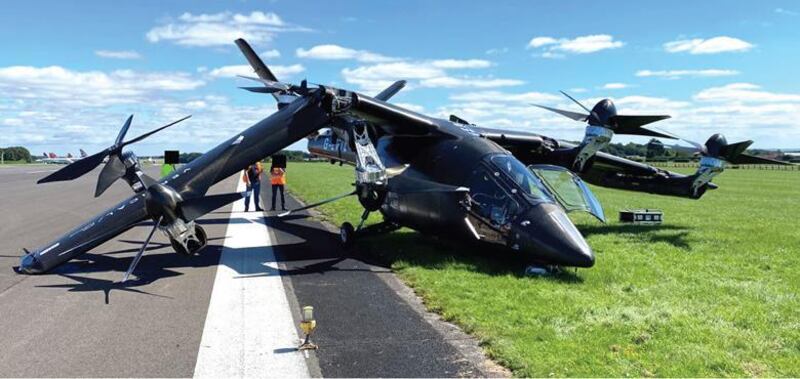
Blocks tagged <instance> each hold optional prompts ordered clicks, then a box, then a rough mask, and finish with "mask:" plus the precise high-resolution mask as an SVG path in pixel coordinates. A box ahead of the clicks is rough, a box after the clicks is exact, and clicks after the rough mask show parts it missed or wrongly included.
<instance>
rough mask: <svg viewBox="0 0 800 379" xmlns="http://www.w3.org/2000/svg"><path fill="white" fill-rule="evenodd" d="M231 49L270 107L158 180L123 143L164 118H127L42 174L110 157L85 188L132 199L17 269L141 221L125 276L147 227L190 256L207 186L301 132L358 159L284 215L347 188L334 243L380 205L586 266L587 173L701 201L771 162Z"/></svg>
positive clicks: (589, 113) (418, 225)
mask: <svg viewBox="0 0 800 379" xmlns="http://www.w3.org/2000/svg"><path fill="white" fill-rule="evenodd" d="M236 44H237V45H238V46H239V48H240V49H241V51H242V52H243V54H244V55H245V57H246V58H247V60H248V61H249V63H250V64H251V66H252V67H253V69H254V71H255V73H256V75H257V76H258V77H257V78H248V79H253V80H255V81H257V82H259V83H260V85H258V86H255V87H245V88H244V89H246V90H248V91H251V92H256V93H267V94H271V95H272V96H274V97H275V99H276V100H277V102H278V111H277V112H275V113H273V114H272V115H271V116H269V117H267V118H266V119H264V120H261V121H259V122H258V123H256V124H255V125H253V126H251V127H250V128H248V129H246V130H244V131H243V132H241V133H238V134H236V135H234V136H233V137H231V138H230V139H229V140H227V141H225V142H223V143H222V144H220V145H219V146H217V147H215V148H214V149H212V150H210V151H208V152H206V153H205V154H203V155H202V156H201V157H199V158H197V159H196V160H194V161H192V162H191V163H188V164H186V165H185V166H183V167H182V168H181V169H179V170H177V171H175V172H174V173H172V174H171V175H168V176H167V177H165V178H163V179H161V180H158V181H157V180H154V179H152V178H150V177H148V176H147V175H145V174H144V173H143V172H142V170H141V168H140V166H139V163H138V160H137V159H136V156H135V155H134V154H133V153H131V152H128V151H123V150H122V149H123V147H125V146H126V145H128V144H131V143H134V142H137V141H139V140H141V139H143V138H145V137H147V136H149V135H151V134H152V133H155V132H157V131H158V130H161V129H163V128H166V127H168V126H170V125H172V124H170V125H167V126H164V127H162V128H159V129H156V130H154V131H152V132H150V133H147V134H144V135H142V136H140V137H137V138H134V139H132V140H130V141H124V137H125V134H126V133H127V130H128V128H129V127H130V123H131V118H129V119H128V121H127V122H126V123H125V125H124V126H123V128H122V131H121V132H120V134H119V136H118V137H117V139H116V142H115V143H114V145H112V146H111V147H109V148H107V149H105V150H103V151H101V152H99V153H97V154H94V155H91V156H89V157H87V158H85V159H82V160H80V161H77V162H75V163H72V164H70V165H68V166H66V167H64V168H62V169H61V170H59V171H56V172H54V173H53V174H51V175H49V176H47V177H45V178H43V179H42V180H40V181H39V182H40V183H42V182H52V181H59V180H71V179H74V178H77V177H79V176H81V175H83V174H86V173H88V172H89V171H91V170H92V169H93V168H95V167H97V166H98V165H100V164H101V163H103V161H104V159H106V158H108V161H107V163H106V164H105V166H104V167H103V169H102V171H101V172H100V176H99V179H98V183H97V188H96V191H95V196H99V195H100V194H102V193H103V191H104V190H105V189H106V188H108V187H109V186H110V185H111V184H112V183H113V182H114V181H116V180H117V179H120V178H122V179H124V180H125V181H126V182H127V183H128V184H129V185H130V186H131V188H132V189H133V191H134V195H132V196H131V197H129V198H127V199H125V200H123V201H121V202H120V203H119V204H117V205H115V206H113V207H111V208H110V209H108V210H106V211H105V212H103V213H102V214H100V215H98V216H97V217H95V218H93V219H91V220H89V221H87V222H86V223H84V224H82V225H80V226H78V227H77V228H75V229H74V230H72V231H70V232H68V233H66V234H65V235H63V236H61V237H60V238H58V239H57V240H55V241H53V242H51V243H48V244H46V245H45V246H43V247H40V248H38V249H36V250H34V251H33V252H27V250H26V253H27V254H26V255H24V256H23V257H22V258H21V262H20V266H19V268H18V271H19V272H22V273H28V274H37V273H43V272H46V271H48V270H50V269H52V268H53V267H56V266H57V265H59V264H61V263H64V262H66V261H68V260H70V259H72V258H75V257H77V256H78V255H80V254H82V253H84V252H86V251H88V250H90V249H92V248H94V247H96V246H98V245H100V244H102V243H103V242H105V241H107V240H109V239H111V238H114V237H115V236H117V235H119V234H120V233H122V232H124V231H125V230H127V229H129V228H131V227H133V226H134V225H137V224H139V223H142V222H145V221H148V220H151V221H152V222H153V229H152V230H151V232H150V234H149V236H148V238H147V239H146V240H145V242H144V244H143V246H142V248H141V249H140V250H139V252H138V254H137V255H136V257H135V258H134V260H133V262H132V263H131V266H130V267H129V269H128V271H127V273H126V274H125V278H124V279H123V280H125V279H127V277H128V275H130V273H131V272H132V271H133V270H134V268H135V266H136V264H137V263H138V261H139V259H140V258H141V256H142V254H143V253H144V251H145V248H146V247H147V244H148V243H149V241H150V239H151V238H152V236H153V233H154V232H155V230H156V229H160V230H162V231H163V232H164V233H165V234H166V235H167V237H168V238H169V240H170V243H171V245H172V247H173V249H174V250H175V251H176V252H178V253H180V254H186V255H193V254H196V253H198V252H199V251H200V250H201V249H202V248H203V247H204V246H205V245H206V242H207V237H206V233H205V232H204V231H203V228H202V227H200V225H197V224H196V223H195V222H194V220H196V219H197V218H198V217H200V216H202V215H204V214H206V213H208V212H210V211H212V210H214V209H217V208H219V207H221V206H224V205H226V204H229V203H231V202H233V201H235V200H237V199H240V198H241V197H242V194H239V193H232V194H223V195H213V196H209V195H206V191H207V190H208V188H209V187H210V186H211V185H213V184H214V183H216V182H219V181H220V180H222V179H224V178H227V177H229V176H231V175H234V174H236V173H238V172H240V171H241V170H243V169H244V168H245V167H246V166H247V165H249V164H251V163H252V162H255V161H259V160H261V159H263V158H265V157H267V156H270V155H272V154H274V153H276V152H278V151H279V150H281V149H283V148H285V147H286V146H288V145H290V144H292V143H294V142H296V141H298V140H300V139H302V138H304V137H308V138H309V150H310V151H311V152H312V153H313V154H316V155H318V156H321V157H325V158H328V159H330V160H331V162H337V161H338V162H340V163H347V164H350V165H353V166H355V183H354V187H355V188H354V190H353V191H352V192H350V193H347V194H343V195H342V196H338V197H336V198H333V199H328V200H326V201H323V202H320V203H317V204H311V205H309V206H306V207H303V208H301V209H296V210H293V211H289V212H287V213H285V214H284V215H286V214H289V213H292V212H296V211H299V210H302V209H308V208H312V207H315V206H318V205H321V204H324V203H327V202H331V201H335V200H338V199H341V198H343V197H346V196H357V198H358V200H359V202H360V203H361V205H362V206H363V207H364V212H363V215H362V217H361V221H360V223H359V224H358V226H357V227H353V225H351V224H350V223H344V224H343V225H342V227H341V241H342V243H344V244H350V243H352V242H353V240H354V237H356V236H357V235H359V233H360V232H363V229H362V226H363V224H364V221H365V220H366V219H367V216H368V215H369V214H370V213H371V212H376V211H378V212H380V213H381V214H382V215H383V217H384V222H383V223H382V224H381V225H383V226H386V227H385V228H373V229H382V230H393V229H395V228H397V227H399V226H407V227H410V228H413V229H416V230H419V231H426V232H433V233H438V234H439V235H443V236H448V237H451V238H460V239H466V240H472V241H475V242H476V243H483V244H492V245H498V246H502V247H505V248H508V249H510V250H511V251H513V252H515V253H516V254H522V255H524V256H525V257H527V259H529V260H530V261H531V262H532V263H537V264H540V265H553V266H574V267H590V266H592V265H593V264H594V260H595V257H594V255H593V253H592V249H591V248H590V247H589V245H588V244H587V243H586V241H585V240H584V238H583V236H582V235H581V233H580V232H579V231H578V230H577V229H576V228H575V226H574V225H573V224H572V222H571V221H570V219H569V218H568V217H567V214H566V212H570V211H576V210H582V211H587V212H589V213H591V214H593V215H594V216H596V217H597V218H598V219H600V220H604V219H605V216H604V214H603V210H602V207H601V206H600V203H599V202H598V201H597V199H596V198H595V196H594V195H593V194H592V192H591V191H590V190H589V188H588V187H587V186H586V184H585V183H584V180H585V181H587V182H589V183H593V184H596V185H600V186H605V187H613V188H620V189H627V190H634V191H643V192H649V193H655V194H662V195H671V196H681V197H687V198H694V199H697V198H699V197H701V196H702V195H703V194H704V193H705V192H706V191H707V190H709V189H715V188H717V187H716V185H714V184H713V183H711V179H712V178H713V177H714V176H716V175H718V174H719V173H721V172H722V170H723V169H724V165H725V162H731V163H776V162H774V161H768V162H767V161H765V160H763V159H760V158H756V157H752V156H749V155H746V154H743V151H744V149H745V148H746V147H747V146H749V145H750V144H751V143H752V141H746V142H740V143H734V144H728V143H727V142H726V141H725V138H724V137H722V136H721V135H714V136H712V137H711V138H710V139H709V140H708V142H706V144H705V145H704V146H703V145H699V144H698V145H697V146H696V150H697V152H698V153H699V154H700V155H702V158H701V160H700V167H699V169H698V171H697V172H696V173H695V174H693V175H682V174H677V173H673V172H669V171H666V170H662V169H659V168H655V167H651V166H648V165H646V164H642V163H638V162H634V161H630V160H627V159H623V158H620V157H616V156H613V155H610V154H606V153H603V152H600V151H599V150H600V149H602V148H603V147H604V146H606V145H607V144H608V143H609V141H610V140H611V138H612V137H613V135H614V134H615V133H616V134H633V135H644V136H654V137H662V138H672V136H671V135H669V134H666V133H663V132H657V131H654V130H651V129H646V128H644V127H643V126H644V125H646V124H649V123H651V122H654V121H658V120H661V119H664V118H667V117H668V116H626V115H619V114H617V112H616V109H615V107H614V104H613V103H612V102H611V101H610V100H607V99H606V100H602V101H600V102H599V103H597V105H595V106H594V108H593V109H591V110H589V109H588V108H585V107H583V106H582V105H581V107H582V108H583V109H584V110H585V113H583V112H581V113H579V112H572V111H565V110H559V109H554V108H548V107H543V106H542V108H545V109H548V110H550V111H553V112H557V113H559V114H561V115H564V116H566V117H569V118H571V119H574V120H576V121H581V122H586V123H587V126H586V134H585V136H584V139H583V141H582V142H581V143H580V144H578V145H573V144H569V143H565V142H562V141H559V140H556V139H553V138H550V137H546V136H543V135H539V134H535V133H527V132H517V131H507V130H495V129H487V128H482V127H478V126H475V125H472V124H470V123H468V122H466V121H464V120H462V119H460V118H458V117H456V116H451V117H450V119H449V120H443V119H437V118H433V117H429V116H425V115H422V114H419V113H415V112H413V111H410V110H407V109H404V108H402V107H398V106H396V105H393V104H390V103H388V100H389V99H390V98H391V97H392V96H393V95H394V94H396V93H397V92H398V91H400V90H401V89H402V88H403V87H404V86H405V82H404V81H399V82H396V83H394V84H393V85H391V86H390V87H388V88H387V89H385V90H384V91H383V92H381V93H379V94H378V95H376V96H374V97H371V96H367V95H364V94H360V93H356V92H352V91H348V90H344V89H338V88H333V87H329V86H324V85H316V86H311V87H310V86H309V85H308V84H307V82H306V81H305V80H304V81H302V82H301V83H300V85H294V84H288V83H282V82H280V81H278V79H277V78H276V77H275V75H273V73H272V72H271V71H270V70H269V68H268V67H267V66H266V65H265V64H264V63H263V62H262V61H261V59H259V57H258V56H257V55H256V54H255V53H254V52H253V50H252V49H251V48H250V46H249V45H248V44H247V43H246V42H245V41H244V40H241V39H240V40H237V41H236ZM565 95H566V94H565ZM567 96H568V95H567ZM570 99H571V98H570ZM573 101H574V99H573ZM575 102H576V103H577V101H575ZM173 124H174V123H173ZM322 129H324V130H322ZM321 130H322V131H321Z"/></svg>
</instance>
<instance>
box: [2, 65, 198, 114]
mask: <svg viewBox="0 0 800 379" xmlns="http://www.w3.org/2000/svg"><path fill="white" fill-rule="evenodd" d="M204 84H205V83H204V82H203V81H201V80H197V79H195V78H192V77H191V75H189V74H187V73H182V72H136V71H131V70H116V71H111V72H103V71H72V70H69V69H66V68H63V67H60V66H49V67H32V66H10V67H2V68H0V88H3V89H4V90H5V92H6V93H7V94H8V96H9V97H10V98H16V99H33V100H37V101H53V102H60V103H64V104H73V105H76V104H77V105H81V106H85V107H104V106H109V105H114V104H130V103H136V102H141V101H147V100H148V99H150V98H151V97H152V96H154V95H158V94H159V93H164V92H169V91H188V90H193V89H196V88H198V87H200V86H203V85H204Z"/></svg>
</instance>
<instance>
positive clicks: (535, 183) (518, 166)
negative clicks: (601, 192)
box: [468, 154, 605, 227]
mask: <svg viewBox="0 0 800 379" xmlns="http://www.w3.org/2000/svg"><path fill="white" fill-rule="evenodd" d="M468 186H469V188H470V197H471V199H472V209H473V211H474V212H475V213H476V214H477V215H478V216H480V217H481V218H483V219H484V220H486V221H487V222H489V223H490V224H491V225H494V226H495V227H502V226H504V225H507V224H509V223H510V222H513V220H514V219H515V218H516V216H518V215H519V214H521V213H523V212H525V210H527V209H528V208H530V207H531V206H534V205H536V204H539V203H543V202H545V203H557V204H559V205H561V207H562V208H564V210H565V211H568V212H569V211H576V210H580V211H586V212H589V213H591V214H593V215H594V216H595V217H597V218H598V219H600V220H601V221H605V216H604V214H603V210H602V207H601V206H600V202H599V201H597V199H596V198H595V197H594V194H592V192H591V190H589V187H588V186H586V184H584V183H583V181H582V180H581V179H580V178H579V177H577V176H576V175H575V174H574V173H572V172H571V171H569V170H567V169H565V168H563V167H558V166H549V165H531V166H528V167H525V165H523V164H522V163H521V162H520V161H519V160H517V159H516V158H514V157H513V156H512V155H509V154H493V155H489V156H487V157H486V158H484V159H483V161H482V162H481V163H480V164H479V165H478V166H477V167H476V168H475V169H474V170H473V172H472V176H471V178H470V183H469V184H468Z"/></svg>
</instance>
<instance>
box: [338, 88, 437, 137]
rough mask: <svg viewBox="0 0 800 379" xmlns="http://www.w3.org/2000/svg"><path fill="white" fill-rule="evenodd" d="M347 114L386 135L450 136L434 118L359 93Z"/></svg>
mask: <svg viewBox="0 0 800 379" xmlns="http://www.w3.org/2000/svg"><path fill="white" fill-rule="evenodd" d="M387 90H388V89H387ZM382 94H383V93H382ZM349 112H350V113H351V114H352V115H353V116H355V117H357V118H360V119H363V120H366V121H369V122H371V123H373V124H375V125H377V126H378V127H380V128H381V129H382V130H383V131H384V132H385V133H387V134H393V135H417V136H424V135H431V136H440V137H441V136H449V135H450V133H448V131H447V130H446V128H445V127H444V126H443V124H442V123H440V122H438V121H437V120H436V119H434V118H431V117H428V116H425V115H422V114H419V113H416V112H414V111H410V110H408V109H405V108H401V107H398V106H395V105H393V104H390V103H387V102H384V101H381V100H378V99H376V98H373V97H370V96H367V95H364V94H360V93H359V94H357V95H356V101H355V102H354V104H353V106H352V107H351V108H350V109H349Z"/></svg>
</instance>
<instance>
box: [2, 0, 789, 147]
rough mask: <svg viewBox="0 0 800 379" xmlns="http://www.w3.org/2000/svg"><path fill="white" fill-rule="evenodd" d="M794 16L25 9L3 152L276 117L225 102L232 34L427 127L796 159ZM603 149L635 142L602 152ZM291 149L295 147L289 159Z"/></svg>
mask: <svg viewBox="0 0 800 379" xmlns="http://www.w3.org/2000/svg"><path fill="white" fill-rule="evenodd" d="M797 25H800V3H797V2H792V1H779V2H768V1H764V2H731V1H703V2H699V1H691V2H689V1H687V2H681V1H672V2H646V3H643V2H570V3H567V2H564V1H536V2H532V1H518V2H495V3H491V4H489V3H485V2H462V1H452V2H451V1H402V2H399V1H397V2H389V1H382V2H375V1H364V2H359V1H350V2H344V1H341V2H340V1H283V0H278V1H237V2H220V1H213V2H211V1H209V2H201V1H192V2H189V1H185V2H184V1H181V2H167V1H137V2H127V3H119V2H113V3H112V2H99V1H98V2H92V1H52V2H49V1H30V2H17V3H6V4H5V9H4V12H2V13H0V46H2V51H3V53H2V54H0V146H6V145H23V146H27V147H29V148H30V149H31V150H32V152H33V153H35V154H40V153H41V152H43V151H48V152H49V151H53V152H57V153H60V154H63V153H66V152H73V153H75V152H76V151H77V149H78V148H80V147H83V148H84V149H85V150H87V151H96V150H98V149H101V148H103V147H105V146H107V145H109V144H110V143H111V142H112V141H113V138H114V136H115V135H116V132H117V130H118V128H119V127H120V125H121V124H122V122H123V121H124V120H125V118H126V117H127V114H130V113H134V114H135V118H134V124H133V128H132V130H131V132H130V133H132V134H133V133H139V132H144V131H146V130H148V129H151V128H154V127H157V126H159V125H160V124H165V123H167V122H169V121H171V120H172V119H175V118H179V117H181V116H183V115H186V114H192V115H193V118H192V119H190V120H188V121H186V122H185V123H184V124H179V125H178V126H175V127H173V129H172V130H169V131H167V132H165V133H163V134H161V135H157V136H155V137H153V138H152V139H150V140H147V141H145V142H143V143H141V144H139V145H138V146H136V147H135V148H134V150H135V151H136V152H137V153H139V154H142V155H147V154H157V153H158V152H160V151H162V150H164V149H180V150H182V151H205V150H207V149H209V148H211V147H213V146H214V145H215V144H216V143H218V142H220V141H222V140H223V139H225V138H227V137H229V136H232V135H233V134H234V133H236V132H237V131H239V130H242V129H244V128H246V127H248V126H250V125H251V124H253V123H255V122H256V121H258V120H260V119H261V118H264V117H266V116H267V115H269V114H270V113H272V112H273V111H274V109H275V104H274V101H273V100H272V98H271V97H269V96H263V95H257V94H251V93H247V92H244V91H242V90H239V89H237V88H236V87H237V86H243V85H248V84H249V83H247V82H246V81H245V80H243V79H240V78H237V77H236V76H235V75H236V74H247V73H248V71H249V69H248V67H247V66H245V64H246V61H245V60H244V58H243V57H242V56H241V55H240V53H239V52H238V50H237V49H236V47H235V45H233V43H232V40H233V39H235V38H236V37H239V36H243V37H246V38H247V39H248V40H249V41H250V42H251V44H252V45H253V46H254V48H255V50H256V51H257V52H258V53H260V54H261V55H262V57H263V59H264V60H265V61H266V62H267V64H268V65H270V66H271V67H273V68H274V70H275V71H276V73H277V74H278V76H279V78H280V79H283V80H287V81H294V82H297V81H299V80H302V79H303V78H308V79H309V80H310V81H312V82H320V83H327V84H332V85H336V86H340V87H344V88H349V89H354V90H358V91H363V92H365V93H368V94H372V93H375V92H377V91H378V90H379V89H380V88H381V87H382V86H385V85H386V84H388V83H390V82H392V81H394V80H398V79H407V80H409V87H408V88H407V89H406V90H404V91H403V92H401V93H400V94H399V95H398V96H396V97H395V98H394V99H393V100H392V101H393V102H395V103H398V104H401V105H404V106H408V107H409V108H412V109H414V110H417V111H422V112H424V113H426V114H430V115H435V116H442V117H446V116H447V115H448V114H450V113H456V114H458V115H460V116H461V117H463V118H466V119H468V120H470V121H472V122H475V123H477V124H479V125H482V126H491V127H501V128H508V129H523V130H531V131H536V132H541V133H543V134H547V135H551V136H554V137H558V138H566V139H573V140H575V139H580V137H581V135H582V125H580V124H579V123H576V122H573V121H570V120H568V119H565V118H560V116H558V115H553V114H548V113H546V112H545V111H542V110H539V109H536V108H533V107H531V106H530V105H528V104H529V103H541V104H546V105H551V106H557V107H563V108H568V109H573V110H576V108H575V105H573V104H570V103H569V101H568V100H566V99H565V98H563V97H562V96H561V95H560V94H558V90H566V91H568V92H571V93H572V94H573V95H574V96H575V97H577V98H578V99H580V100H581V101H582V102H584V103H585V104H586V105H587V106H591V105H593V104H594V102H596V101H598V100H599V99H601V98H603V97H609V98H612V99H614V100H615V102H616V103H617V108H618V110H619V111H620V113H629V114H648V113H650V114H653V113H655V114H670V115H672V116H673V118H672V119H670V120H667V121H664V122H661V123H659V124H658V126H659V127H660V128H662V129H664V130H668V131H671V132H673V133H677V134H678V135H681V136H683V137H685V138H689V139H693V140H699V141H704V140H705V139H706V138H707V137H708V136H709V135H711V134H712V133H715V132H723V133H725V134H726V135H727V136H728V138H729V140H741V139H753V140H755V141H756V143H755V145H754V146H755V147H777V148H798V147H800V121H797V120H798V117H797V115H798V113H800V79H798V75H797V72H798V67H800V42H799V41H800V27H798V26H797ZM617 140H618V141H628V140H634V141H646V139H641V138H640V139H637V138H633V139H631V138H624V137H619V138H617ZM302 146H303V144H302V143H301V144H295V145H294V146H293V147H294V148H300V147H302Z"/></svg>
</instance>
